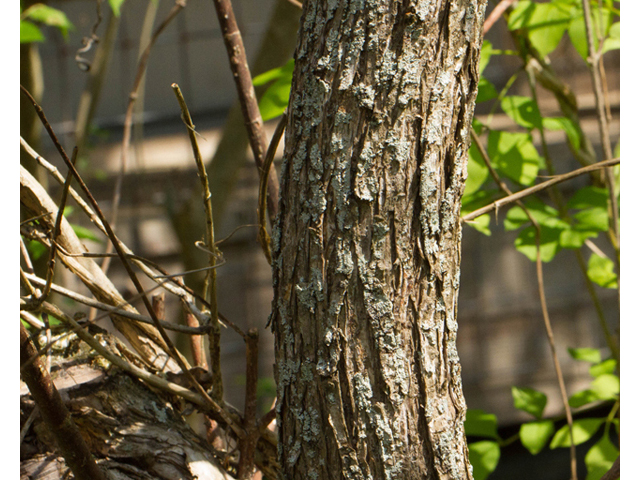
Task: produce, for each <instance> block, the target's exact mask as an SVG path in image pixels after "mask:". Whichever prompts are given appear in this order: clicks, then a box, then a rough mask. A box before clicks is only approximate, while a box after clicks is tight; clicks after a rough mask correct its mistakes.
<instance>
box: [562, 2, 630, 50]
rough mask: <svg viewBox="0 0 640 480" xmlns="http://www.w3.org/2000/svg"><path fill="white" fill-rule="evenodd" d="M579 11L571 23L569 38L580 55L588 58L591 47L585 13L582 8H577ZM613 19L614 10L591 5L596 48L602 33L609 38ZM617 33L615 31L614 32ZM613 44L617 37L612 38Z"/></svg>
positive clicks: (612, 44)
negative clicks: (588, 42) (588, 41)
mask: <svg viewBox="0 0 640 480" xmlns="http://www.w3.org/2000/svg"><path fill="white" fill-rule="evenodd" d="M577 12H579V13H578V14H577V15H575V16H574V17H573V19H572V20H571V22H570V23H569V29H568V31H569V38H570V39H571V43H573V46H574V47H575V49H576V50H577V52H578V53H579V54H580V56H581V57H582V58H583V59H585V60H586V58H587V57H588V56H589V47H588V44H587V32H586V27H585V24H584V14H583V12H582V9H577ZM612 20H613V12H611V11H610V10H607V9H605V8H603V9H599V8H597V6H594V5H592V6H591V28H592V29H593V35H594V43H595V45H596V49H597V48H598V47H597V45H598V38H600V36H601V35H602V37H604V38H608V35H609V30H610V27H611V22H612ZM617 32H618V39H617V40H618V48H620V26H619V24H618V30H617ZM614 35H615V32H614ZM612 41H613V42H614V43H611V44H610V45H611V46H614V45H615V38H614V39H613V40H612Z"/></svg>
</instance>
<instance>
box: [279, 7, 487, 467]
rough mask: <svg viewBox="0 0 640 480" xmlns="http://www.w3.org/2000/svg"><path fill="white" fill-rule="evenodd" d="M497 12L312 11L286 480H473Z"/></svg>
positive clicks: (292, 277) (284, 296)
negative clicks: (467, 268) (480, 262)
mask: <svg viewBox="0 0 640 480" xmlns="http://www.w3.org/2000/svg"><path fill="white" fill-rule="evenodd" d="M485 6H486V1H485V0H452V1H448V2H446V1H441V0H424V1H415V0H411V1H404V2H391V1H373V0H358V1H347V0H333V1H331V0H329V1H318V0H308V1H306V2H305V3H304V8H303V12H302V18H301V27H300V33H299V41H298V47H297V50H296V54H295V58H296V67H295V71H294V78H293V85H292V89H291V97H290V103H289V111H290V115H289V120H288V125H287V133H286V140H285V161H284V164H283V167H282V172H283V173H282V181H281V195H282V196H281V201H280V206H279V212H280V213H279V215H278V219H277V221H276V227H275V229H274V232H273V251H274V290H275V298H274V303H273V312H272V319H271V320H272V326H273V330H274V333H275V341H276V365H275V375H276V381H277V385H278V403H277V414H278V433H279V442H280V443H279V458H280V463H281V466H282V472H283V475H284V478H286V479H294V478H295V479H298V478H310V479H312V480H314V479H329V478H331V479H339V478H345V479H369V478H371V479H376V480H377V479H389V480H391V479H398V478H402V479H418V478H421V479H425V478H429V479H436V478H437V479H471V478H472V473H471V467H470V464H469V462H468V452H467V446H466V440H465V436H464V429H463V421H464V417H465V413H466V405H465V402H464V398H463V395H462V385H461V381H460V364H459V358H458V353H457V350H456V344H455V341H456V332H457V322H456V314H457V298H458V287H459V270H460V239H461V227H460V222H459V211H460V198H461V196H462V192H463V189H464V181H465V179H466V165H467V149H468V146H469V129H470V128H471V121H472V118H473V110H474V106H475V97H476V90H477V82H478V77H479V74H478V66H477V64H478V59H479V52H480V47H481V44H482V22H483V17H484V10H485Z"/></svg>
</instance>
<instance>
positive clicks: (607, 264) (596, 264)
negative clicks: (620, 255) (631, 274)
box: [587, 253, 618, 288]
mask: <svg viewBox="0 0 640 480" xmlns="http://www.w3.org/2000/svg"><path fill="white" fill-rule="evenodd" d="M587 275H588V276H589V280H591V281H592V282H593V283H596V284H598V285H600V286H601V287H604V288H618V277H617V276H616V274H615V272H614V271H613V261H612V260H609V259H608V258H604V257H601V256H600V255H598V254H596V253H592V254H591V257H590V258H589V264H588V265H587Z"/></svg>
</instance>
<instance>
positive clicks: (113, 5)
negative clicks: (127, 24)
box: [109, 0, 124, 17]
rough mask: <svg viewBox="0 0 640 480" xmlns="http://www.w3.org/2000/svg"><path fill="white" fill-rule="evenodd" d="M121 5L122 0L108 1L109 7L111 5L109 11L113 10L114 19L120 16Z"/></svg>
mask: <svg viewBox="0 0 640 480" xmlns="http://www.w3.org/2000/svg"><path fill="white" fill-rule="evenodd" d="M123 3H124V0H109V5H111V10H113V14H114V15H115V16H116V17H119V16H120V7H122V4H123Z"/></svg>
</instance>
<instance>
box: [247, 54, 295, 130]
mask: <svg viewBox="0 0 640 480" xmlns="http://www.w3.org/2000/svg"><path fill="white" fill-rule="evenodd" d="M293 67H294V61H293V59H291V60H289V61H288V62H287V63H286V64H284V65H283V66H282V67H278V68H274V69H272V70H269V71H267V72H265V73H263V74H261V75H258V76H256V77H255V78H254V79H253V84H254V85H255V86H256V87H258V86H260V85H266V84H268V83H271V85H270V86H269V88H267V90H266V91H265V92H264V95H262V98H261V99H260V103H259V105H258V106H259V108H260V115H262V119H263V120H264V121H267V120H271V119H272V118H276V117H279V116H280V115H282V114H283V113H284V111H285V110H286V108H287V105H288V104H289V93H290V92H291V80H292V78H293Z"/></svg>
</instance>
